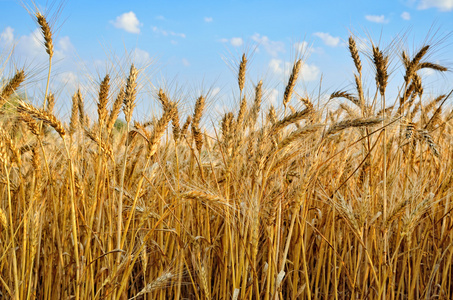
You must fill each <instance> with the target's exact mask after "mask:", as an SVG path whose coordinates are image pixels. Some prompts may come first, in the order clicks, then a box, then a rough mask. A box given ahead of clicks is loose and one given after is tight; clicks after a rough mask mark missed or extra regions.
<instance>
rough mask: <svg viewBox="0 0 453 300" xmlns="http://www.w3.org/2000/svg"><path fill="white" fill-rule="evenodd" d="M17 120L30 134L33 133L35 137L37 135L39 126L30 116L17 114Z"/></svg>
mask: <svg viewBox="0 0 453 300" xmlns="http://www.w3.org/2000/svg"><path fill="white" fill-rule="evenodd" d="M19 119H20V120H21V121H23V122H24V123H25V124H26V125H27V127H28V129H29V130H30V131H31V133H33V134H34V135H36V136H38V135H39V126H38V123H36V121H35V119H33V118H32V117H31V116H30V115H28V114H26V113H19Z"/></svg>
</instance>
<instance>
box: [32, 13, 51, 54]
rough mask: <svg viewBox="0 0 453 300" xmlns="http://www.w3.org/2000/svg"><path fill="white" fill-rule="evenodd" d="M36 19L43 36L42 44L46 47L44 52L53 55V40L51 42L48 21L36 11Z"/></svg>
mask: <svg viewBox="0 0 453 300" xmlns="http://www.w3.org/2000/svg"><path fill="white" fill-rule="evenodd" d="M36 20H37V22H38V24H39V26H40V27H41V32H42V35H43V37H44V46H45V47H46V52H47V54H49V56H50V57H52V56H53V42H52V31H51V30H50V26H49V23H47V20H46V18H45V17H44V16H43V15H42V14H41V13H40V12H37V13H36Z"/></svg>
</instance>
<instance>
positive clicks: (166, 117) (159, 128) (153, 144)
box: [148, 109, 174, 157]
mask: <svg viewBox="0 0 453 300" xmlns="http://www.w3.org/2000/svg"><path fill="white" fill-rule="evenodd" d="M173 114H174V110H173V109H169V110H167V111H166V112H164V114H163V115H162V117H161V118H160V119H159V121H157V124H156V125H155V126H154V130H153V133H152V135H151V137H150V139H149V143H148V156H149V157H151V156H153V155H154V154H155V153H156V151H157V147H158V146H159V141H160V139H161V138H162V136H163V135H164V133H165V129H166V128H167V125H168V123H169V122H170V120H171V119H172V115H173Z"/></svg>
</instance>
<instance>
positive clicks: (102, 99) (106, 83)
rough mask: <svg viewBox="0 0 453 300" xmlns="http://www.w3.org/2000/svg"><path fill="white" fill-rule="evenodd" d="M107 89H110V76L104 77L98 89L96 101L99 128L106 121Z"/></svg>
mask: <svg viewBox="0 0 453 300" xmlns="http://www.w3.org/2000/svg"><path fill="white" fill-rule="evenodd" d="M109 89H110V76H109V74H107V75H105V77H104V79H103V80H102V82H101V85H100V88H99V100H98V117H99V126H100V127H101V128H102V126H103V125H104V124H105V122H106V120H107V103H108V101H109V100H108V98H109Z"/></svg>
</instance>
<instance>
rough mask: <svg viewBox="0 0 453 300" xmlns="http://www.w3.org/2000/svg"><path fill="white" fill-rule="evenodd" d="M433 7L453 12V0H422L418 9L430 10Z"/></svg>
mask: <svg viewBox="0 0 453 300" xmlns="http://www.w3.org/2000/svg"><path fill="white" fill-rule="evenodd" d="M431 7H435V8H438V9H439V10H440V11H451V10H453V0H421V1H420V2H419V3H418V6H417V8H418V9H428V8H431Z"/></svg>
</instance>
